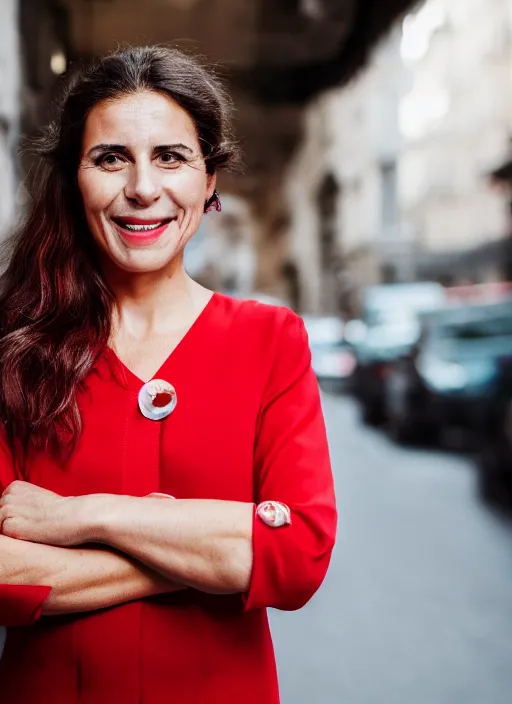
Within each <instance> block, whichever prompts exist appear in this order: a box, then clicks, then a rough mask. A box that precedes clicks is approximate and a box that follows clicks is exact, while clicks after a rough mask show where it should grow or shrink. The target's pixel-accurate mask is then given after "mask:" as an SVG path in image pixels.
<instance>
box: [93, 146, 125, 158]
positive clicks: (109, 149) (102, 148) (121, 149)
mask: <svg viewBox="0 0 512 704" xmlns="http://www.w3.org/2000/svg"><path fill="white" fill-rule="evenodd" d="M129 151H130V150H129V149H127V148H126V147H125V146H124V145H123V144H96V145H95V146H94V147H92V148H91V149H89V151H88V152H87V156H89V157H90V156H93V155H94V154H95V152H117V153H118V154H123V155H124V156H126V155H127V154H129Z"/></svg>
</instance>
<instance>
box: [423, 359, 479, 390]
mask: <svg viewBox="0 0 512 704" xmlns="http://www.w3.org/2000/svg"><path fill="white" fill-rule="evenodd" d="M418 368H419V371H420V373H421V374H422V376H423V378H424V379H425V381H426V383H427V384H428V385H429V386H431V387H432V388H433V389H435V390H436V391H458V390H461V389H464V388H465V387H466V385H467V383H468V374H467V372H466V370H465V369H464V367H463V366H462V365H460V364H456V363H455V362H446V361H444V360H442V359H435V360H434V359H429V360H425V361H424V362H422V363H421V364H419V365H418Z"/></svg>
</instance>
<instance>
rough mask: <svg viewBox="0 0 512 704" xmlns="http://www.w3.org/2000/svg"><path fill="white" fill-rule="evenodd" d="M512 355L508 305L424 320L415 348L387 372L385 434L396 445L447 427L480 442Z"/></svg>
mask: <svg viewBox="0 0 512 704" xmlns="http://www.w3.org/2000/svg"><path fill="white" fill-rule="evenodd" d="M511 354H512V301H505V302H502V303H498V304H494V305H483V306H457V307H453V308H447V309H444V310H440V311H437V312H435V313H431V314H429V315H427V316H425V317H424V319H423V324H422V333H421V337H420V340H419V342H418V344H417V345H416V346H415V347H414V348H413V349H412V350H411V351H410V353H409V354H406V355H403V356H402V357H401V358H400V359H398V360H396V361H395V363H394V364H392V365H391V366H390V369H389V373H388V375H387V378H386V384H385V403H386V414H387V418H388V427H389V430H390V432H391V434H392V436H393V437H395V439H397V440H399V441H415V440H420V439H425V438H428V439H434V438H436V437H437V436H438V434H439V431H440V430H442V429H444V428H446V427H449V426H454V425H457V426H460V427H463V428H465V429H467V430H471V431H472V432H473V433H474V435H473V437H474V438H477V437H482V435H483V434H484V433H485V431H486V428H488V427H489V424H490V422H491V419H492V418H493V414H494V413H495V409H496V406H497V404H498V399H499V398H500V395H501V391H500V388H501V379H502V372H501V369H502V366H503V364H504V363H505V362H504V360H507V359H509V358H510V356H511Z"/></svg>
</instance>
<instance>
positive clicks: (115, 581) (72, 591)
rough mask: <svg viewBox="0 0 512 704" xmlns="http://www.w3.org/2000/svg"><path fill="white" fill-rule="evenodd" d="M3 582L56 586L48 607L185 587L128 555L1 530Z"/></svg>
mask: <svg viewBox="0 0 512 704" xmlns="http://www.w3.org/2000/svg"><path fill="white" fill-rule="evenodd" d="M0 584H13V585H34V586H38V585H44V586H49V587H51V588H52V591H51V592H50V595H49V597H48V599H47V600H46V601H45V603H44V605H43V613H44V614H48V615H57V614H63V613H74V612H82V611H94V610H96V609H101V608H106V607H109V606H114V605H116V604H121V603H125V602H128V601H132V600H134V599H141V598H144V597H146V596H152V595H154V594H160V593H165V592H172V591H177V590H179V589H183V588H184V587H182V586H180V585H177V584H172V583H170V582H169V581H168V580H166V579H164V578H163V577H162V575H161V574H158V573H156V572H154V571H152V570H151V569H149V568H147V567H146V566H145V565H142V564H139V563H138V562H137V561H136V560H134V559H130V558H129V557H127V556H126V555H120V554H117V553H116V552H114V551H111V550H107V549H102V548H92V549H90V548H60V547H53V546H50V545H40V544H36V543H31V542H25V541H23V540H15V539H12V538H8V537H5V536H2V535H0Z"/></svg>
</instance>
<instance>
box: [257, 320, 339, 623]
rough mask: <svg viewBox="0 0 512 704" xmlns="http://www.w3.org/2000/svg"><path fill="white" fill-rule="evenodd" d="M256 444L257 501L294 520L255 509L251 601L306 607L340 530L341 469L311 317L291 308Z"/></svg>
mask: <svg viewBox="0 0 512 704" xmlns="http://www.w3.org/2000/svg"><path fill="white" fill-rule="evenodd" d="M273 357H274V361H273V364H272V369H271V371H270V374H269V378H268V381H267V384H266V387H265V392H264V397H263V401H262V406H261V410H260V416H259V423H258V431H257V438H256V446H255V458H254V471H255V494H256V498H255V501H256V505H258V504H260V503H261V502H264V501H275V502H280V503H282V504H285V505H286V506H287V507H288V508H289V509H290V517H291V523H290V524H286V525H282V526H280V527H271V526H270V525H267V523H265V522H264V521H263V520H262V519H261V518H260V516H259V515H258V513H257V510H256V506H255V509H254V516H253V567H252V574H251V580H250V586H249V591H248V593H247V594H246V595H244V606H245V609H253V608H263V607H274V608H278V609H283V610H294V609H299V608H301V607H302V606H304V604H306V603H307V602H308V601H309V599H310V598H311V597H312V596H313V594H314V593H315V592H316V590H317V589H318V587H319V586H320V584H321V583H322V581H323V579H324V577H325V574H326V572H327V568H328V565H329V560H330V556H331V552H332V549H333V546H334V541H335V535H336V524H337V514H336V505H335V496H334V486H333V477H332V471H331V464H330V459H329V450H328V445H327V437H326V431H325V424H324V419H323V414H322V409H321V404H320V394H319V390H318V382H317V379H316V376H315V374H314V372H313V370H312V367H311V353H310V350H309V345H308V340H307V334H306V331H305V329H304V324H303V322H302V320H301V318H299V317H298V316H296V315H295V314H294V313H292V312H291V311H290V312H289V313H287V314H286V319H285V320H284V322H283V323H282V327H281V330H280V334H279V336H278V341H277V343H276V346H275V349H274V350H273Z"/></svg>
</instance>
